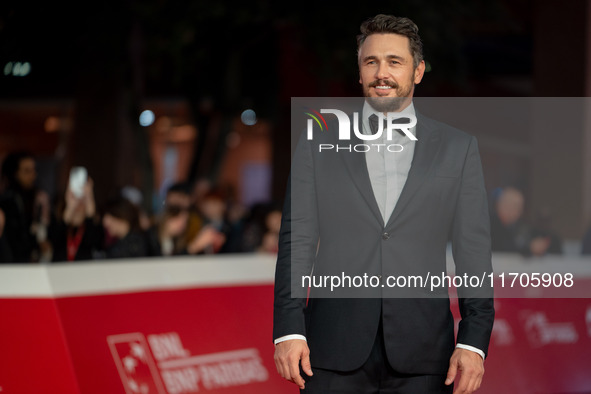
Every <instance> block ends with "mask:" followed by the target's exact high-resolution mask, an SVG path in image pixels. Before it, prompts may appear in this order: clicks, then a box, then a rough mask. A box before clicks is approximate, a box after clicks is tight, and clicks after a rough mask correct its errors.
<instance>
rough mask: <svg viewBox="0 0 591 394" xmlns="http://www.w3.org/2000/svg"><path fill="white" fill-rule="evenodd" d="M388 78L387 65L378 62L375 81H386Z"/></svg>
mask: <svg viewBox="0 0 591 394" xmlns="http://www.w3.org/2000/svg"><path fill="white" fill-rule="evenodd" d="M389 76H390V73H389V72H388V66H387V64H386V63H384V62H380V63H379V64H378V68H377V70H376V79H388V78H389Z"/></svg>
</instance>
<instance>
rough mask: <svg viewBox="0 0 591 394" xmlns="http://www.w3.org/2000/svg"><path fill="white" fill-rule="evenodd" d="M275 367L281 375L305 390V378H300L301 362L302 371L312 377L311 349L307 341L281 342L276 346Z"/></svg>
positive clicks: (291, 340) (292, 340)
mask: <svg viewBox="0 0 591 394" xmlns="http://www.w3.org/2000/svg"><path fill="white" fill-rule="evenodd" d="M274 358H275V367H277V372H279V375H281V376H282V377H284V378H285V379H287V380H289V381H290V382H293V383H295V384H297V385H298V386H300V388H301V389H304V388H305V382H304V378H302V377H301V376H300V360H301V363H302V370H303V371H304V372H305V373H306V375H308V376H312V366H311V365H310V349H308V344H307V343H306V341H304V340H301V339H290V340H287V341H283V342H279V343H278V344H277V345H275V357H274Z"/></svg>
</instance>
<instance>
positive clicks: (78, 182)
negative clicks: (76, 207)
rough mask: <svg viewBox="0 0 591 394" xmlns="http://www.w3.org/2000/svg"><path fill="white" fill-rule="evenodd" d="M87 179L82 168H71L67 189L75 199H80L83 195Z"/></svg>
mask: <svg viewBox="0 0 591 394" xmlns="http://www.w3.org/2000/svg"><path fill="white" fill-rule="evenodd" d="M87 179H88V172H87V171H86V168H84V167H72V169H71V170H70V183H69V185H68V188H69V189H70V190H71V191H72V194H74V196H76V198H80V197H82V196H83V195H84V185H86V180H87Z"/></svg>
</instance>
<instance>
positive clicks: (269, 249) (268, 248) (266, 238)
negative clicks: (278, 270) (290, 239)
mask: <svg viewBox="0 0 591 394" xmlns="http://www.w3.org/2000/svg"><path fill="white" fill-rule="evenodd" d="M265 227H266V231H265V233H264V234H263V239H262V240H261V245H260V247H259V248H258V250H259V252H264V253H277V250H278V248H279V230H280V229H281V210H279V209H274V210H272V211H271V212H269V213H268V214H267V216H266V217H265Z"/></svg>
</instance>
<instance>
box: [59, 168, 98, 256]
mask: <svg viewBox="0 0 591 394" xmlns="http://www.w3.org/2000/svg"><path fill="white" fill-rule="evenodd" d="M103 234H104V233H103V227H102V226H101V224H100V220H99V219H98V218H97V216H96V206H95V201H94V191H93V182H92V179H88V180H87V181H86V184H85V185H84V192H83V194H82V196H81V197H79V198H77V197H76V196H75V195H74V193H73V192H72V190H70V188H68V189H67V190H66V193H65V206H64V207H63V208H62V209H60V210H59V212H58V218H57V219H56V220H54V221H53V223H52V224H51V225H50V227H49V240H50V242H51V245H52V248H53V257H52V261H75V260H90V259H93V258H95V256H97V254H98V252H99V251H100V250H101V248H102V245H103Z"/></svg>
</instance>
